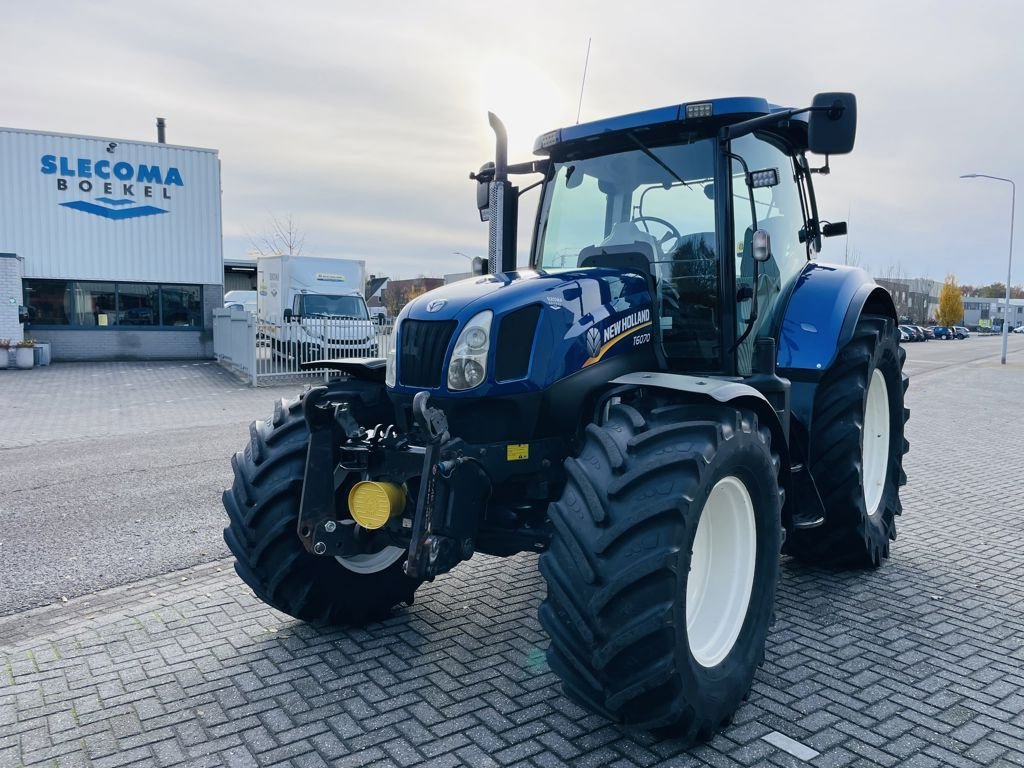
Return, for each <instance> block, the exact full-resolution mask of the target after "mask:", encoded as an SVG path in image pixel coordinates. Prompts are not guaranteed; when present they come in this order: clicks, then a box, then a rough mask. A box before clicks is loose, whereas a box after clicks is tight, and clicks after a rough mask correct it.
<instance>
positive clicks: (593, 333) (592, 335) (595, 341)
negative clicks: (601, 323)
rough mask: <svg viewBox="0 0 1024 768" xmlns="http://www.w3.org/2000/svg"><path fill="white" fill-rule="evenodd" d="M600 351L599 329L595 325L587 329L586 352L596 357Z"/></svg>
mask: <svg viewBox="0 0 1024 768" xmlns="http://www.w3.org/2000/svg"><path fill="white" fill-rule="evenodd" d="M600 351H601V329H600V328H598V327H597V326H596V325H595V326H594V327H593V328H591V329H590V330H589V331H587V354H588V355H590V356H591V357H597V354H598V353H599V352H600Z"/></svg>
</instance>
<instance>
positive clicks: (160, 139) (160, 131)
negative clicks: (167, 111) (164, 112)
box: [156, 117, 167, 144]
mask: <svg viewBox="0 0 1024 768" xmlns="http://www.w3.org/2000/svg"><path fill="white" fill-rule="evenodd" d="M166 126H167V122H166V121H165V120H164V119H163V118H162V117H158V118H157V119H156V140H157V143H158V144H166V143H167V137H166V135H165V134H164V128H165V127H166Z"/></svg>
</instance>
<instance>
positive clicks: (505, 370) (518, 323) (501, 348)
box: [494, 304, 540, 381]
mask: <svg viewBox="0 0 1024 768" xmlns="http://www.w3.org/2000/svg"><path fill="white" fill-rule="evenodd" d="M539 317H540V305H539V304H531V305H530V306H528V307H523V308H522V309H517V310H516V311H515V312H511V313H509V314H507V315H505V317H503V318H502V320H501V327H500V328H498V346H497V349H496V350H495V354H494V379H495V381H511V380H512V379H522V378H525V376H526V374H527V373H529V370H530V353H531V352H533V336H534V333H536V331H537V318H539Z"/></svg>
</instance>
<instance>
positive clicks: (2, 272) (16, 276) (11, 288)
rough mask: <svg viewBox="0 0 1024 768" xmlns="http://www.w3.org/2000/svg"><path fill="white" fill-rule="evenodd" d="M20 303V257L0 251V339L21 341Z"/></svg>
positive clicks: (22, 329)
mask: <svg viewBox="0 0 1024 768" xmlns="http://www.w3.org/2000/svg"><path fill="white" fill-rule="evenodd" d="M20 304H21V259H19V258H17V257H16V256H14V254H10V253H0V339H10V340H11V341H21V340H22V338H23V331H24V328H23V326H22V325H21V323H19V322H18V305H20Z"/></svg>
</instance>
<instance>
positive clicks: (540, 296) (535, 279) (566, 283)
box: [402, 269, 597, 320]
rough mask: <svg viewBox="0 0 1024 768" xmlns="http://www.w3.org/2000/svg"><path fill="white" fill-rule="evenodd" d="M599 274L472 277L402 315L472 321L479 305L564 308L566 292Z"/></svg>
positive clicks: (418, 302) (426, 296)
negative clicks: (544, 304)
mask: <svg viewBox="0 0 1024 768" xmlns="http://www.w3.org/2000/svg"><path fill="white" fill-rule="evenodd" d="M596 272H597V270H593V269H588V270H585V271H584V270H559V271H558V272H533V271H530V270H523V271H520V272H506V273H503V274H498V275H481V276H480V277H471V278H468V279H466V280H460V281H459V282H457V283H452V284H451V285H444V286H441V287H440V288H435V289H434V290H432V291H430V292H429V293H425V294H423V295H422V296H420V297H418V298H416V299H414V300H413V301H411V302H409V304H408V305H407V306H406V308H405V309H404V310H403V311H402V317H408V318H410V319H412V320H458V319H468V315H467V312H472V311H473V309H475V307H474V305H475V304H477V303H478V302H479V310H480V311H483V310H485V309H491V310H495V311H497V312H501V311H503V310H505V309H512V308H515V307H521V306H523V305H525V304H529V303H531V302H547V303H549V304H551V305H561V304H562V303H564V301H565V300H566V298H567V297H566V296H565V295H564V293H565V291H564V289H566V288H569V287H571V286H573V285H575V284H576V283H577V281H578V280H579V279H580V278H582V277H595V276H596ZM577 297H578V296H577ZM483 299H487V300H486V301H483Z"/></svg>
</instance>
